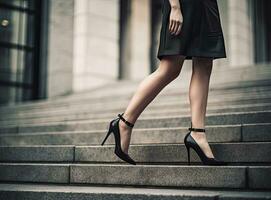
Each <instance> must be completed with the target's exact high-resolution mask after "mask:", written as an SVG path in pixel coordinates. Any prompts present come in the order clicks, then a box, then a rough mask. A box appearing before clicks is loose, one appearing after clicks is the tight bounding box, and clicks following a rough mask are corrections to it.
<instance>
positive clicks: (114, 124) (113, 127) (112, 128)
mask: <svg viewBox="0 0 271 200" xmlns="http://www.w3.org/2000/svg"><path fill="white" fill-rule="evenodd" d="M123 114H124V113H122V114H118V118H116V119H113V120H112V121H111V122H110V125H109V129H108V132H107V134H106V136H105V138H104V140H103V142H102V144H101V145H104V143H105V141H106V139H107V138H108V136H109V135H110V133H112V132H113V133H114V137H115V154H116V155H117V156H118V157H119V158H120V159H122V160H124V161H126V162H128V163H130V164H133V165H136V162H135V161H134V160H133V159H132V158H131V157H130V156H129V155H128V154H127V153H125V152H123V151H122V149H121V142H120V130H119V121H120V120H122V121H124V122H125V124H126V125H127V126H129V127H131V128H133V127H134V124H132V123H131V122H129V121H127V120H126V119H124V118H123V117H122V115H123Z"/></svg>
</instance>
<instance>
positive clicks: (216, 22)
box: [157, 0, 226, 60]
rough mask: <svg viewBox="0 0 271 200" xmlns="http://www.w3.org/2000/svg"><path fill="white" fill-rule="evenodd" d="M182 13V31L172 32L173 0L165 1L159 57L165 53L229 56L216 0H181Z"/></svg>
mask: <svg viewBox="0 0 271 200" xmlns="http://www.w3.org/2000/svg"><path fill="white" fill-rule="evenodd" d="M179 1H180V5H181V11H182V15H183V24H182V28H181V32H180V33H179V34H178V35H171V33H170V32H169V28H168V26H169V16H170V10H171V7H170V3H169V0H164V2H163V9H162V13H163V17H162V27H161V32H160V43H159V48H158V53H157V58H158V59H159V60H161V58H162V56H164V55H184V56H186V59H192V57H212V58H213V59H217V58H226V51H225V43H224V36H223V32H222V27H221V21H220V16H219V10H218V5H217V1H216V0H179Z"/></svg>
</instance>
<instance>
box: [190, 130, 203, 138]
mask: <svg viewBox="0 0 271 200" xmlns="http://www.w3.org/2000/svg"><path fill="white" fill-rule="evenodd" d="M191 135H192V136H194V137H196V138H197V139H205V138H206V134H205V132H197V131H191Z"/></svg>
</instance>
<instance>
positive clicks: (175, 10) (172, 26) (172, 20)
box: [168, 0, 183, 35]
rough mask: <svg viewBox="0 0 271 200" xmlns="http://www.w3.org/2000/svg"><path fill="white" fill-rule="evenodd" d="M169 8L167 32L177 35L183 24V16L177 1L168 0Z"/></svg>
mask: <svg viewBox="0 0 271 200" xmlns="http://www.w3.org/2000/svg"><path fill="white" fill-rule="evenodd" d="M168 1H169V3H170V6H171V11H170V17H169V31H170V33H171V34H175V35H178V34H179V33H180V31H181V27H182V24H183V15H182V11H181V5H180V1H179V0H168Z"/></svg>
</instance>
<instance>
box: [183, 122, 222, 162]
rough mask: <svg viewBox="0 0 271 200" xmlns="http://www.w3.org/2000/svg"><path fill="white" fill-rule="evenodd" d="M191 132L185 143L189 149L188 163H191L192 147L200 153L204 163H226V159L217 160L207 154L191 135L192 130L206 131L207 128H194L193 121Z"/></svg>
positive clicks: (187, 135)
mask: <svg viewBox="0 0 271 200" xmlns="http://www.w3.org/2000/svg"><path fill="white" fill-rule="evenodd" d="M188 130H189V132H188V133H187V134H186V136H185V138H184V144H185V146H186V149H187V156H188V164H189V165H190V148H192V149H194V150H195V151H196V153H197V154H198V156H199V158H200V159H201V161H202V163H203V164H204V165H226V164H227V163H226V162H224V161H220V160H217V159H215V158H209V157H207V156H206V155H205V153H204V152H203V151H202V149H201V148H200V146H199V145H198V143H197V142H196V141H195V140H194V138H193V137H192V136H191V135H190V134H191V131H197V132H205V129H201V128H192V122H191V127H190V128H189V129H188Z"/></svg>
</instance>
